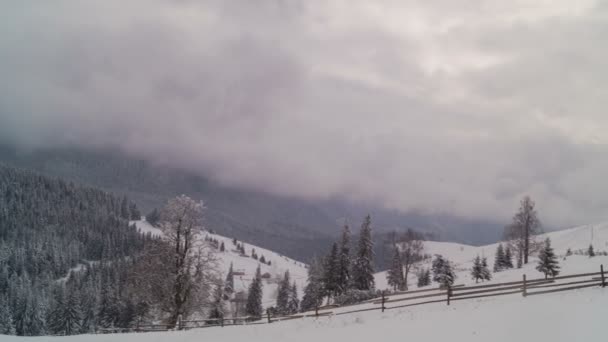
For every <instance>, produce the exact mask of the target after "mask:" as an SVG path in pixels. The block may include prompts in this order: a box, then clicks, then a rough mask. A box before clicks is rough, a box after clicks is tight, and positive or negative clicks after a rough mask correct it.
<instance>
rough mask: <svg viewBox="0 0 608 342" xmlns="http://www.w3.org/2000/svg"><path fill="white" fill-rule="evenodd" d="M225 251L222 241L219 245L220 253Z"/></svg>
mask: <svg viewBox="0 0 608 342" xmlns="http://www.w3.org/2000/svg"><path fill="white" fill-rule="evenodd" d="M225 250H226V246H225V245H224V241H222V244H221V245H220V252H224V251H225Z"/></svg>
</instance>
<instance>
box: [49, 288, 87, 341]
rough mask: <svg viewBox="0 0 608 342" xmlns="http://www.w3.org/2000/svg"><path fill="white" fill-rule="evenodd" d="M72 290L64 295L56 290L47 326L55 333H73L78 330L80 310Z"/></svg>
mask: <svg viewBox="0 0 608 342" xmlns="http://www.w3.org/2000/svg"><path fill="white" fill-rule="evenodd" d="M78 306H79V304H78V300H77V298H76V295H75V293H74V292H72V293H70V294H69V295H65V294H64V293H63V290H62V291H58V292H57V294H56V296H55V305H54V308H53V310H52V311H51V315H50V319H51V320H50V322H49V328H50V329H51V331H52V332H53V333H54V334H56V335H73V334H76V333H79V332H80V320H81V316H80V311H79V310H78Z"/></svg>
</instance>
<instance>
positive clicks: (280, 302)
mask: <svg viewBox="0 0 608 342" xmlns="http://www.w3.org/2000/svg"><path fill="white" fill-rule="evenodd" d="M290 292H291V277H290V276H289V270H287V271H285V275H284V276H283V279H282V280H281V282H280V283H279V289H278V292H277V306H276V310H277V313H278V314H280V315H289V294H290Z"/></svg>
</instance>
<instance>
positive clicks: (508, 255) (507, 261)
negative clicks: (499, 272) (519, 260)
mask: <svg viewBox="0 0 608 342" xmlns="http://www.w3.org/2000/svg"><path fill="white" fill-rule="evenodd" d="M504 266H505V268H513V255H512V254H511V246H509V245H507V248H505V263H504Z"/></svg>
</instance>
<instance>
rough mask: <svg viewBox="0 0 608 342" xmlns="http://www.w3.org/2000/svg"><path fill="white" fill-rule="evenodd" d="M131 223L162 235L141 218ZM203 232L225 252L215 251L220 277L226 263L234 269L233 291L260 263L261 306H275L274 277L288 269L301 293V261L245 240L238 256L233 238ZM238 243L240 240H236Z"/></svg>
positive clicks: (246, 285) (246, 281) (303, 277)
mask: <svg viewBox="0 0 608 342" xmlns="http://www.w3.org/2000/svg"><path fill="white" fill-rule="evenodd" d="M131 223H135V225H136V226H137V228H138V229H139V230H140V231H141V232H142V233H148V232H149V233H151V234H153V235H161V234H162V232H161V230H160V229H158V228H156V227H153V226H152V225H150V224H149V223H148V222H146V221H145V220H140V221H132V222H131ZM204 235H205V236H208V237H209V238H212V239H215V240H217V241H218V242H219V244H222V243H224V246H225V251H224V252H219V251H218V252H217V258H218V263H219V267H220V271H221V272H222V274H223V276H224V277H225V275H226V274H227V272H228V269H229V268H230V264H231V263H232V264H233V269H234V272H235V277H234V286H235V291H236V292H239V291H247V289H248V288H249V284H250V283H251V280H252V279H253V276H254V274H255V270H256V268H257V267H258V265H260V266H261V271H262V274H264V273H269V274H270V278H269V279H268V278H265V279H264V280H263V281H264V285H263V290H264V296H263V299H262V305H263V306H264V307H270V306H273V305H275V303H276V296H277V288H278V279H280V278H281V277H283V274H284V273H285V271H286V270H289V273H290V275H291V280H292V282H293V281H295V282H296V284H297V286H298V293H299V295H300V297H301V296H302V292H303V288H304V286H305V285H306V276H307V269H306V265H305V264H304V263H302V262H299V261H296V260H293V259H290V258H288V257H286V256H283V255H280V254H278V253H276V252H273V251H270V250H267V249H264V248H261V247H258V246H254V245H250V244H248V243H245V252H246V255H241V253H240V252H239V251H238V250H237V249H236V246H235V245H234V244H233V240H232V239H231V238H228V237H224V236H221V235H217V234H211V233H204ZM239 243H242V242H240V241H239ZM252 249H255V252H256V254H257V255H258V256H259V257H260V258H261V257H262V256H264V258H265V259H266V260H267V261H270V263H271V264H270V265H267V264H264V263H260V262H259V261H258V260H255V259H253V258H252V257H251V251H252Z"/></svg>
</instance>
